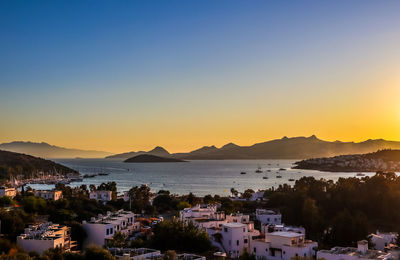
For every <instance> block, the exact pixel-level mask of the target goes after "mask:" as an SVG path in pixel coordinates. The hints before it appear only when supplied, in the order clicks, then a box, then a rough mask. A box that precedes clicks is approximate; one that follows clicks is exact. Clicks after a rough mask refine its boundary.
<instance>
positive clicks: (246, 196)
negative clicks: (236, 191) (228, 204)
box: [242, 189, 254, 200]
mask: <svg viewBox="0 0 400 260" xmlns="http://www.w3.org/2000/svg"><path fill="white" fill-rule="evenodd" d="M253 194H254V190H252V189H247V190H245V191H244V192H243V195H242V197H243V198H244V199H246V200H249V199H250V198H251V197H252V196H253Z"/></svg>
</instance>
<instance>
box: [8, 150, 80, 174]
mask: <svg viewBox="0 0 400 260" xmlns="http://www.w3.org/2000/svg"><path fill="white" fill-rule="evenodd" d="M40 172H43V173H46V174H51V175H53V174H57V173H58V174H61V175H66V174H68V173H76V174H78V172H77V171H75V170H73V169H70V168H68V167H65V166H63V165H61V164H58V163H55V162H53V161H50V160H45V159H41V158H37V157H33V156H30V155H26V154H20V153H14V152H8V151H2V150H0V179H3V180H4V179H9V178H10V176H13V177H17V176H21V175H22V177H24V178H26V177H31V176H32V174H36V173H40Z"/></svg>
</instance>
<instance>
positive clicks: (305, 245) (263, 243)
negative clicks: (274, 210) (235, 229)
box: [250, 232, 318, 260]
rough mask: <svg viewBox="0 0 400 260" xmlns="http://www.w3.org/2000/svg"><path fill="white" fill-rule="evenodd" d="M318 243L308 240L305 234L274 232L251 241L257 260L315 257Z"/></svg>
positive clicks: (287, 259)
mask: <svg viewBox="0 0 400 260" xmlns="http://www.w3.org/2000/svg"><path fill="white" fill-rule="evenodd" d="M317 247H318V243H317V242H313V241H311V240H306V239H305V235H304V234H299V233H295V232H272V233H267V234H265V237H260V238H258V239H254V240H252V241H251V251H250V253H253V254H254V255H255V256H256V259H268V260H291V259H292V258H293V257H307V258H311V257H315V255H316V249H317Z"/></svg>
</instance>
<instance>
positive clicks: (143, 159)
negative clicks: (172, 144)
mask: <svg viewBox="0 0 400 260" xmlns="http://www.w3.org/2000/svg"><path fill="white" fill-rule="evenodd" d="M124 162H126V163H170V162H186V161H184V160H181V159H175V158H166V157H160V156H157V155H152V154H141V155H137V156H134V157H131V158H129V159H126V160H125V161H124Z"/></svg>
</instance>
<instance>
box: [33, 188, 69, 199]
mask: <svg viewBox="0 0 400 260" xmlns="http://www.w3.org/2000/svg"><path fill="white" fill-rule="evenodd" d="M34 194H35V196H36V197H41V198H42V199H45V200H59V199H62V197H63V196H62V191H60V190H35V191H34Z"/></svg>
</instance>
